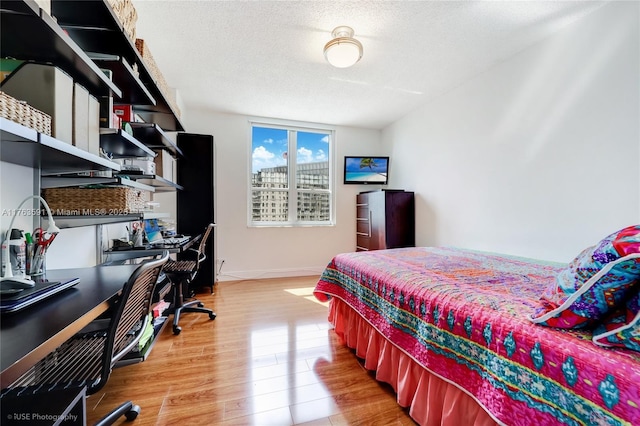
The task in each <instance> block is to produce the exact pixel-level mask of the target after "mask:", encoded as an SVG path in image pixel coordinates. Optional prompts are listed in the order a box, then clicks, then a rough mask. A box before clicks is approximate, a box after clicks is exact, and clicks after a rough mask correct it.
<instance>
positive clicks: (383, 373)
mask: <svg viewBox="0 0 640 426" xmlns="http://www.w3.org/2000/svg"><path fill="white" fill-rule="evenodd" d="M329 321H330V322H331V323H332V324H333V325H334V327H335V332H336V334H338V336H340V338H341V339H342V340H343V341H344V343H345V344H346V345H347V346H349V347H350V348H352V349H355V351H356V355H357V356H358V357H360V358H362V359H364V366H365V368H366V369H368V370H372V371H375V372H376V379H377V380H380V381H381V382H385V383H389V384H390V385H391V386H392V387H393V389H394V390H395V391H396V394H397V396H398V404H399V405H400V406H401V407H410V408H409V415H410V416H411V418H413V419H414V420H415V421H416V422H418V423H419V424H421V425H424V426H436V425H440V426H463V425H465V426H493V425H495V424H496V422H495V421H494V420H493V418H491V416H490V415H489V414H487V412H486V411H485V410H484V409H483V408H482V407H481V406H480V405H479V404H478V403H477V402H476V401H475V400H474V399H473V398H472V397H471V396H469V395H467V394H466V393H464V392H463V391H462V390H460V389H458V388H457V387H456V386H454V385H452V384H450V383H447V382H446V381H444V380H442V379H441V378H439V377H438V376H436V375H435V374H431V373H430V372H429V371H427V370H426V369H425V368H423V367H422V366H420V365H419V364H418V363H417V362H415V361H414V360H413V358H411V357H410V356H409V355H407V354H405V353H404V352H402V351H401V350H400V349H398V348H397V347H396V346H394V345H393V344H392V343H391V342H389V341H388V340H387V339H385V338H384V337H383V336H382V335H381V334H380V333H378V332H377V331H376V329H375V328H373V327H372V326H371V325H370V324H369V323H368V322H366V321H365V320H364V319H363V318H362V317H361V316H360V315H358V313H357V312H355V311H354V310H353V309H351V308H350V307H349V305H347V304H346V303H344V302H343V301H341V300H340V299H336V298H334V299H331V303H330V309H329Z"/></svg>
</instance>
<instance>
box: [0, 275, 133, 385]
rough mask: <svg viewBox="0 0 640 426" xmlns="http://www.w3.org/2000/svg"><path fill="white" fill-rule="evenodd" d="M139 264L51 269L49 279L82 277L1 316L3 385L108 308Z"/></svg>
mask: <svg viewBox="0 0 640 426" xmlns="http://www.w3.org/2000/svg"><path fill="white" fill-rule="evenodd" d="M137 266H139V265H114V266H96V267H94V268H79V269H57V270H52V271H48V272H47V275H46V276H47V278H48V279H50V280H59V279H62V278H74V277H78V278H80V282H79V283H78V284H76V285H75V286H74V287H71V288H69V289H66V290H64V291H61V292H60V293H58V294H56V295H53V296H51V297H50V298H47V299H45V300H43V301H41V302H39V303H36V304H34V305H33V306H30V307H28V308H25V309H23V310H21V311H19V312H16V313H12V314H5V315H2V317H1V318H0V370H1V372H0V385H1V386H0V387H1V388H5V387H7V386H8V385H10V384H11V383H12V382H13V381H14V380H15V379H17V378H18V377H20V375H21V374H23V373H24V372H25V371H26V370H28V368H29V367H31V366H32V365H34V364H35V363H36V362H38V361H39V360H40V359H42V358H44V357H45V356H46V355H47V354H49V353H50V352H51V351H53V350H54V349H55V348H57V347H58V346H59V345H60V344H62V343H63V342H65V341H66V340H68V339H69V338H70V337H71V336H73V335H74V334H75V333H77V332H78V331H80V330H81V329H82V328H83V327H84V326H85V325H87V324H89V323H90V322H91V321H92V320H93V319H95V318H97V317H98V316H99V315H100V314H101V313H103V312H105V311H106V310H107V308H108V307H109V300H110V299H113V297H114V296H116V295H117V294H118V293H119V292H120V290H122V287H123V285H124V283H125V282H126V281H127V280H128V279H129V276H131V273H132V272H133V271H134V270H135V268H136V267H137Z"/></svg>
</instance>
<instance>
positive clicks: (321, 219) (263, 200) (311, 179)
mask: <svg viewBox="0 0 640 426" xmlns="http://www.w3.org/2000/svg"><path fill="white" fill-rule="evenodd" d="M332 139H333V131H331V130H326V129H309V128H299V127H288V126H271V125H268V124H263V123H260V124H258V123H252V125H251V190H250V197H251V199H250V209H251V211H250V215H249V216H250V217H249V222H250V225H254V226H262V225H264V226H284V225H286V226H289V225H330V224H332V223H333V206H332V205H333V196H332V188H333V179H332V178H331V176H332V173H331V171H332V170H333V167H332V166H331V164H332V163H331V153H332V147H331V145H332ZM291 165H295V167H290V166H291Z"/></svg>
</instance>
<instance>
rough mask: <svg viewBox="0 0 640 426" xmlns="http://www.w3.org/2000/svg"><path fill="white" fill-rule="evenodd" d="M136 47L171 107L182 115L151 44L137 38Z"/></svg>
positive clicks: (178, 114) (177, 114)
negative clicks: (152, 51)
mask: <svg viewBox="0 0 640 426" xmlns="http://www.w3.org/2000/svg"><path fill="white" fill-rule="evenodd" d="M136 49H137V50H138V53H140V56H142V59H143V60H144V63H145V64H146V65H147V69H148V70H149V74H151V77H152V78H153V79H154V81H155V83H156V85H157V86H158V88H159V89H160V91H161V92H162V94H163V95H164V97H165V99H166V100H167V102H168V103H169V105H171V108H173V111H174V112H175V114H176V116H178V117H180V108H178V103H177V102H176V98H175V96H174V95H173V91H172V90H171V89H170V88H169V85H168V84H167V81H166V80H165V79H164V76H163V75H162V72H161V71H160V68H158V65H157V64H156V61H155V60H154V59H153V55H151V52H150V51H149V44H148V43H146V42H145V41H144V40H143V39H141V38H137V39H136Z"/></svg>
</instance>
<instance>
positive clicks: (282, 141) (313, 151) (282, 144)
mask: <svg viewBox="0 0 640 426" xmlns="http://www.w3.org/2000/svg"><path fill="white" fill-rule="evenodd" d="M288 150H289V148H288V146H287V131H286V130H282V129H270V128H267V127H253V133H252V141H251V168H252V170H253V173H257V172H258V171H259V170H261V169H264V168H269V167H277V166H284V165H286V164H287V156H288V155H287V154H288ZM296 156H297V163H298V164H301V163H314V162H317V161H327V160H328V159H329V135H328V134H321V133H311V132H301V131H298V146H297V150H296Z"/></svg>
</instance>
